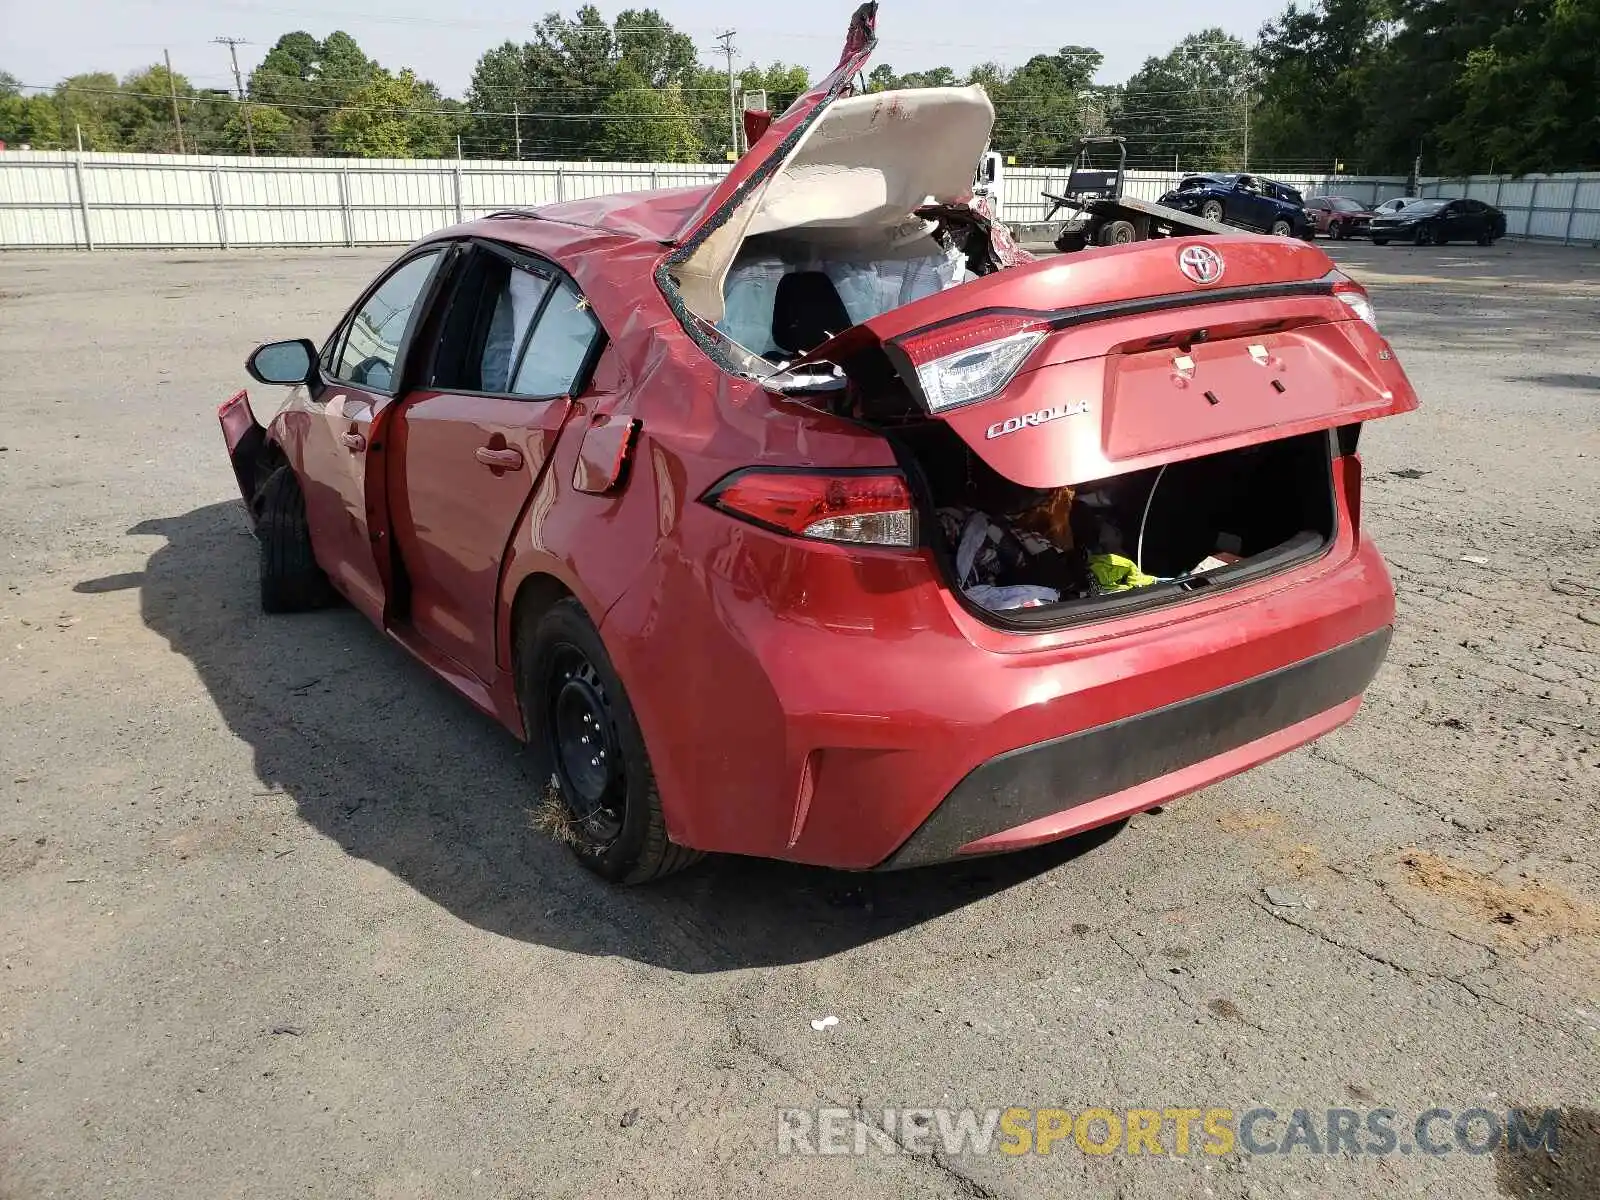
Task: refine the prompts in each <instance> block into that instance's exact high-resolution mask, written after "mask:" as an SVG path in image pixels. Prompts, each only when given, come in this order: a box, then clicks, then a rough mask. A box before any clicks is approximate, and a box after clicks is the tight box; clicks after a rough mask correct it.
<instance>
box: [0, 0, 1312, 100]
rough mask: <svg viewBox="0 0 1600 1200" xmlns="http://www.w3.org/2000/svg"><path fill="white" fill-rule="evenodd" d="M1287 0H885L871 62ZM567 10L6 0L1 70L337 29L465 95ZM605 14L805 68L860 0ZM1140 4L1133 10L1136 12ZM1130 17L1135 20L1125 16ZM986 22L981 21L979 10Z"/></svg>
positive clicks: (724, 3) (199, 70) (971, 52)
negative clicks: (478, 75)
mask: <svg viewBox="0 0 1600 1200" xmlns="http://www.w3.org/2000/svg"><path fill="white" fill-rule="evenodd" d="M1284 4H1285V0H1211V2H1210V3H1207V4H1205V5H1200V4H1195V3H1193V2H1192V0H1191V2H1185V0H1141V3H1140V4H1139V6H1138V8H1137V9H1132V8H1130V7H1128V6H1126V5H1120V4H1106V5H1099V4H1087V5H1086V4H1081V3H1073V0H1008V2H1007V3H1003V4H997V5H986V4H982V3H973V2H972V0H883V2H882V4H881V6H880V8H879V10H878V33H879V38H880V44H879V48H878V53H877V57H876V59H875V61H876V62H880V63H882V62H887V63H890V64H892V65H893V66H894V68H895V69H896V70H898V71H910V70H921V69H926V68H928V67H933V66H939V65H941V64H943V65H948V66H952V67H955V68H956V69H958V70H960V69H963V68H965V67H968V66H970V65H972V64H973V63H975V62H982V61H984V60H987V59H993V60H995V61H998V62H1001V63H1004V64H1007V65H1016V64H1018V63H1021V62H1023V61H1025V60H1026V59H1027V58H1028V57H1029V56H1030V55H1032V54H1036V53H1040V52H1048V51H1051V50H1054V49H1055V48H1056V47H1058V46H1062V45H1069V44H1075V45H1087V46H1093V47H1095V48H1096V49H1098V50H1100V51H1101V52H1102V53H1103V54H1104V55H1105V57H1106V62H1105V66H1104V68H1103V69H1102V71H1101V73H1100V80H1099V81H1100V82H1102V83H1116V82H1120V81H1122V80H1123V79H1125V78H1127V76H1128V75H1129V74H1131V73H1132V72H1133V71H1135V70H1137V69H1138V67H1139V65H1140V64H1141V63H1142V62H1143V61H1144V60H1145V59H1146V58H1147V57H1149V56H1150V55H1154V54H1162V53H1164V52H1165V51H1166V50H1168V49H1170V48H1171V47H1172V45H1173V44H1174V43H1176V42H1177V41H1178V40H1179V39H1180V38H1182V37H1183V36H1184V35H1185V34H1187V33H1192V32H1194V31H1196V30H1198V29H1200V28H1202V27H1204V26H1208V25H1220V26H1221V27H1222V28H1224V29H1226V30H1227V31H1228V32H1229V33H1233V34H1237V35H1239V36H1241V37H1244V38H1246V39H1247V40H1248V39H1249V38H1251V37H1252V36H1253V35H1254V33H1255V31H1256V30H1257V29H1258V28H1259V27H1260V25H1261V23H1262V22H1263V21H1265V20H1267V19H1268V18H1270V17H1272V16H1274V15H1275V14H1276V13H1277V12H1279V11H1280V10H1281V9H1282V8H1283V7H1284ZM553 7H560V8H561V10H562V11H563V12H566V13H568V14H570V13H571V12H573V11H574V10H575V9H576V7H577V4H576V3H574V2H572V0H569V2H568V3H565V4H561V5H558V4H557V3H556V2H555V0H531V2H530V0H521V2H520V3H519V2H514V0H461V2H456V3H449V2H446V3H440V2H439V0H327V3H326V4H325V5H319V4H314V3H311V2H310V0H271V2H269V3H264V4H258V3H250V2H249V0H0V70H7V71H10V72H11V73H12V74H13V75H15V76H17V77H18V78H19V79H21V80H22V81H23V82H24V83H27V84H33V85H39V86H46V85H50V84H53V83H55V82H56V81H57V80H59V79H61V78H62V77H63V76H66V75H70V74H74V73H77V72H80V71H90V70H100V71H112V72H115V73H116V74H118V75H123V74H126V73H127V72H128V71H131V70H135V69H137V68H140V67H143V66H147V65H149V64H150V63H153V62H159V61H160V60H161V51H162V49H163V48H166V49H168V50H170V51H171V52H172V65H173V68H174V69H175V70H177V71H179V72H180V73H182V74H184V75H187V76H188V77H189V78H190V80H192V81H193V82H194V83H195V84H196V86H223V85H224V84H231V82H232V80H231V76H230V75H229V73H228V52H227V48H226V47H224V46H218V45H215V44H213V43H212V41H211V39H212V38H214V37H218V36H229V37H243V38H248V39H250V41H251V42H252V43H253V44H252V45H248V46H241V47H240V48H239V50H240V65H241V67H244V68H245V69H246V70H248V68H249V66H251V65H253V64H254V63H255V62H256V61H257V60H258V59H259V58H260V57H261V56H262V55H263V54H265V53H266V51H267V49H268V47H269V46H270V45H271V44H272V42H273V41H274V40H275V39H276V38H277V37H278V35H279V34H281V33H286V32H288V31H290V30H293V29H306V30H308V31H309V32H311V33H313V34H315V35H317V36H318V37H322V36H325V35H326V34H328V33H329V32H331V31H332V30H334V29H344V30H346V31H347V32H349V33H350V34H352V35H354V37H355V38H356V40H357V41H358V42H360V43H361V46H362V48H363V49H364V50H365V51H366V52H367V53H368V54H369V55H370V56H372V57H374V58H376V59H378V61H379V62H381V63H383V64H384V65H385V66H388V67H391V68H399V67H402V66H409V67H412V68H413V69H415V70H416V71H417V72H418V73H419V74H421V75H423V76H424V77H426V78H429V79H432V80H433V81H434V82H435V83H437V84H439V85H440V87H442V88H443V89H444V91H445V92H446V93H447V94H449V95H460V94H461V93H462V91H463V90H464V89H465V88H466V85H467V81H468V79H469V78H470V77H471V74H472V68H473V64H474V63H475V62H476V61H477V58H478V55H479V54H481V53H482V52H483V51H484V50H485V49H486V48H487V47H489V46H492V45H496V44H498V43H499V42H501V41H504V40H506V39H507V38H510V39H513V40H520V38H521V37H523V36H525V33H526V30H527V29H528V27H529V25H530V24H531V23H532V22H533V21H534V20H536V19H537V18H538V16H539V15H541V14H542V13H544V12H546V11H548V10H549V9H550V8H553ZM599 7H600V9H601V11H602V12H604V13H605V14H606V15H607V16H608V17H612V16H615V14H616V13H617V12H618V11H620V10H621V9H623V8H624V7H638V8H647V7H654V8H656V9H658V10H659V11H660V12H661V13H662V14H663V15H664V16H665V17H666V18H667V19H668V20H669V21H671V22H672V23H673V24H674V25H675V26H677V27H678V28H679V29H681V30H683V31H684V32H685V33H688V34H690V35H691V36H693V37H694V39H695V42H696V44H697V45H698V46H699V47H700V49H701V58H702V61H706V62H712V61H720V60H716V59H713V56H712V54H711V49H712V47H713V46H714V41H713V38H714V35H715V34H716V33H717V32H718V31H720V30H723V29H729V28H732V29H736V30H738V37H737V39H736V44H737V46H738V49H739V60H740V61H741V62H744V61H750V60H754V61H757V62H761V63H766V62H768V61H771V60H773V59H782V60H784V61H786V62H800V63H804V64H805V65H806V66H808V67H810V68H811V69H812V71H813V73H816V72H818V71H821V70H826V69H827V68H828V67H831V66H832V65H833V60H834V58H835V56H836V55H837V53H838V48H839V44H840V42H841V40H842V38H843V34H844V29H845V25H846V23H847V22H848V19H849V15H850V11H851V9H852V8H853V7H854V3H853V0H822V2H820V3H819V2H818V0H805V2H803V3H794V4H790V5H787V6H785V5H779V4H774V3H772V2H771V0H767V2H766V3H763V4H751V3H748V2H746V3H737V2H735V0H657V2H656V3H654V4H651V3H645V2H640V0H634V3H633V4H632V5H629V4H627V3H625V2H624V0H618V2H615V3H603V4H600V5H599ZM1135 14H1136V15H1135ZM1130 16H1133V19H1130ZM986 18H987V19H989V20H991V21H992V23H990V24H986V23H985V19H986Z"/></svg>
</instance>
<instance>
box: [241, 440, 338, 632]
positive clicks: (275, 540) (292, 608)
mask: <svg viewBox="0 0 1600 1200" xmlns="http://www.w3.org/2000/svg"><path fill="white" fill-rule="evenodd" d="M255 509H256V541H257V550H258V552H259V554H260V567H261V610H262V611H263V612H269V613H291V612H309V611H311V610H312V609H317V608H326V607H327V606H328V605H330V604H332V603H333V602H334V599H335V597H336V595H337V593H335V592H334V590H333V585H332V584H330V583H329V582H328V577H327V576H326V575H324V574H323V573H322V568H321V567H319V566H317V559H316V556H315V555H314V554H313V553H312V552H311V526H310V524H309V523H308V522H307V521H306V498H305V494H304V493H303V492H302V491H301V490H300V481H299V480H298V479H296V478H295V474H294V469H293V468H292V467H290V466H288V465H287V464H285V465H284V466H281V467H279V468H278V469H277V470H276V471H274V472H273V473H272V474H271V475H269V476H267V481H266V482H265V483H263V484H262V485H261V491H260V493H259V494H258V495H257V496H256V501H255Z"/></svg>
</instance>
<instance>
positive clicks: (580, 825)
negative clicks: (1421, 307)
mask: <svg viewBox="0 0 1600 1200" xmlns="http://www.w3.org/2000/svg"><path fill="white" fill-rule="evenodd" d="M872 23H873V6H871V5H867V6H863V8H862V9H861V10H860V11H858V13H857V14H856V18H855V21H854V23H853V25H852V31H851V37H850V41H849V44H848V46H847V48H846V52H845V54H844V56H843V59H842V60H841V62H840V64H839V67H838V69H837V70H836V71H835V72H834V73H833V74H832V75H831V76H830V77H829V78H828V79H826V80H824V81H823V82H822V83H821V84H819V85H818V86H817V87H816V89H815V90H813V91H812V92H810V93H809V94H807V95H806V96H804V97H803V98H802V99H801V100H799V101H798V102H797V103H796V104H795V105H794V106H793V107H792V108H791V109H790V110H789V111H788V112H786V113H785V114H783V115H782V116H781V117H780V118H779V119H778V120H777V121H775V122H774V123H773V124H772V126H771V128H770V129H769V130H768V131H767V132H766V134H765V135H764V136H762V137H761V138H760V140H759V141H758V142H757V143H756V144H755V145H754V146H753V147H752V149H751V151H750V152H749V153H748V154H747V155H746V156H745V157H744V158H743V159H742V160H741V161H740V162H739V163H738V164H737V165H736V166H735V167H734V168H733V169H732V170H731V171H730V173H729V175H728V177H727V178H726V179H725V180H724V181H722V182H720V183H718V184H717V185H715V186H714V187H708V188H691V189H681V190H674V191H661V192H649V193H634V194H630V195H623V196H609V197H601V198H595V199H589V200H580V201H572V202H568V203H564V204H556V205H553V206H549V207H546V208H541V209H538V210H536V211H531V212H512V213H501V214H498V215H495V216H493V217H489V218H486V219H483V220H478V221H473V222H470V223H468V224H465V225H461V226H458V227H456V228H453V229H447V230H444V231H442V232H440V233H437V234H434V235H432V236H430V237H428V238H426V239H424V240H423V241H421V242H419V243H418V244H416V245H414V246H412V247H411V248H409V249H408V250H406V251H405V252H404V253H403V254H402V255H401V256H400V257H399V259H398V260H397V261H396V262H395V263H394V265H393V266H392V267H390V268H389V269H388V270H386V271H385V272H384V273H383V274H382V275H381V276H380V277H379V278H378V279H377V280H376V281H375V282H374V283H373V284H372V285H371V287H370V288H369V289H368V290H367V291H366V293H365V294H363V295H362V296H361V297H360V298H359V299H358V300H357V301H356V303H355V304H354V306H353V307H352V308H351V309H350V311H349V313H348V314H347V315H346V317H345V318H344V319H343V320H342V321H341V322H340V324H339V326H338V328H337V329H336V330H335V332H334V333H333V335H332V336H331V337H330V338H329V339H328V340H327V341H326V342H325V343H324V344H323V345H322V346H321V347H320V349H319V348H318V347H316V346H314V345H312V343H311V342H309V341H299V342H280V343H274V344H270V345H266V346H262V347H260V348H259V349H258V350H257V351H256V352H255V353H254V354H253V355H252V357H251V360H250V363H249V369H250V372H251V374H252V375H253V376H254V377H255V378H256V379H257V380H259V381H262V382H265V383H276V384H287V385H292V386H293V389H294V390H293V391H292V392H291V393H290V395H289V399H288V401H287V403H286V404H285V405H284V407H283V408H282V410H281V411H280V412H278V414H277V415H276V416H275V417H273V419H272V420H271V421H270V423H269V424H267V425H266V426H264V427H263V426H262V425H260V424H258V423H257V421H256V418H255V417H254V416H253V415H252V413H251V409H250V405H249V401H248V399H247V398H246V396H245V395H244V393H240V394H239V395H238V396H235V397H234V398H233V399H231V400H229V401H228V402H227V403H226V404H224V405H223V406H222V409H221V413H220V416H221V422H222V427H223V431H224V434H225V438H226V442H227V447H228V452H229V456H230V458H231V460H232V463H233V467H234V470H235V473H236V475H237V477H238V481H239V485H240V488H241V490H242V492H243V494H244V496H245V499H246V502H247V504H248V508H249V511H250V514H251V517H252V520H253V523H254V525H255V529H256V532H257V536H258V538H259V540H260V547H261V597H262V602H263V605H264V606H265V607H266V608H267V609H268V610H269V611H288V610H294V609H305V608H311V607H314V606H317V605H320V604H323V603H325V602H327V601H329V600H331V599H333V598H334V597H335V596H342V597H343V598H344V599H346V600H348V601H349V602H350V603H351V604H352V605H354V606H355V607H356V608H357V609H359V610H360V611H361V612H363V613H365V614H366V615H367V616H368V617H369V618H370V619H371V620H372V621H373V622H374V624H376V625H378V626H379V627H380V628H382V629H383V630H384V631H385V632H386V633H387V634H388V635H389V636H390V637H392V638H394V639H395V640H396V641H398V642H400V643H401V644H402V645H403V646H405V647H406V648H407V649H409V650H410V651H411V652H412V653H413V654H414V655H415V656H416V657H417V658H418V659H420V660H421V661H422V662H423V663H424V664H425V665H426V666H428V667H430V668H431V669H432V670H433V671H435V672H436V673H437V674H438V675H439V676H441V677H442V678H443V679H445V680H446V681H448V682H449V683H450V684H451V685H452V686H453V687H455V688H456V689H457V690H458V691H460V692H461V693H462V694H463V695H464V696H466V697H467V699H468V700H470V701H471V702H472V703H474V704H476V705H477V706H478V707H479V708H481V709H483V710H484V711H485V712H487V713H489V714H490V715H492V716H493V717H495V718H496V719H497V720H499V721H500V722H501V723H503V724H504V725H505V726H506V727H507V728H508V729H510V730H511V731H512V732H514V733H515V734H516V735H517V736H518V737H522V738H525V739H526V740H527V741H528V742H529V743H530V746H531V749H532V752H533V754H534V755H535V758H536V761H537V763H538V764H539V768H540V777H541V778H544V777H548V778H549V779H551V780H552V781H553V787H552V788H551V789H550V795H549V796H548V797H547V798H545V802H546V804H547V805H554V806H556V808H557V809H558V811H559V814H560V819H561V821H562V822H563V823H564V827H563V829H562V832H563V833H565V834H566V835H567V839H566V840H568V841H569V842H571V844H572V845H573V847H574V850H575V851H576V853H577V855H578V857H579V858H580V859H581V860H582V861H583V862H584V863H585V864H586V865H588V866H589V867H590V868H592V869H594V870H596V871H598V872H599V873H600V874H602V875H604V876H605V877H607V878H609V879H612V880H618V881H624V882H637V881H641V880H646V879H650V878H653V877H656V876H660V875H662V874H665V873H667V872H669V871H671V870H674V869H676V868H678V867H680V866H683V865H685V864H686V863H688V862H690V861H692V860H693V859H694V858H695V857H697V855H698V853H699V852H702V851H728V852H734V853H739V854H752V855H764V856H770V857H774V858H783V859H792V860H796V861H800V862H807V863H819V864H826V865H828V866H833V867H842V868H855V869H865V868H892V867H906V866H913V865H918V864H924V863H933V862H939V861H942V860H949V859H954V858H959V857H963V856H967V855H976V854H986V853H991V852H995V851H1002V850H1011V849H1015V848H1018V847H1023V846H1031V845H1034V844H1037V843H1041V842H1045V841H1049V840H1052V839H1056V838H1061V837H1065V836H1067V835H1069V834H1073V833H1077V832H1079V831H1082V830H1086V829H1089V828H1092V827H1094V826H1098V825H1102V824H1106V823H1108V822H1112V821H1115V820H1118V819H1119V818H1122V817H1125V816H1127V815H1128V814H1131V813H1134V812H1137V811H1140V810H1143V809H1148V808H1151V807H1153V806H1155V805H1158V804H1162V803H1164V802H1166V801H1168V800H1171V799H1172V798H1174V797H1176V796H1179V795H1182V794H1184V793H1187V792H1191V791H1194V790H1195V789H1197V788H1201V787H1204V786H1205V785H1207V784H1209V783H1212V782H1214V781H1216V780H1219V779H1223V778H1225V777H1227V776H1229V775H1232V774H1234V773H1235V772H1238V771H1241V770H1244V769H1246V768H1248V767H1251V766H1253V765H1255V764H1257V763H1260V762H1262V761H1264V760H1266V759H1269V758H1271V757H1273V756H1274V755H1278V754H1282V753H1283V752H1284V751H1286V750H1289V749H1290V748H1292V747H1294V746H1298V745H1301V744H1302V743H1304V742H1307V741H1309V740H1311V739H1313V738H1315V737H1318V736H1319V735H1321V734H1324V733H1326V732H1328V731H1329V730H1331V729H1333V728H1334V727H1335V726H1337V725H1339V724H1340V723H1341V722H1343V721H1345V720H1347V719H1348V718H1349V717H1350V716H1351V715H1352V714H1353V713H1354V712H1355V711H1356V708H1357V706H1358V705H1359V703H1360V699H1361V693H1362V690H1363V689H1364V688H1365V687H1366V685H1367V683H1368V681H1369V680H1371V678H1372V676H1373V673H1374V672H1375V671H1376V670H1377V669H1378V666H1379V664H1380V663H1381V662H1382V660H1383V657H1384V653H1385V650H1386V647H1387V644H1388V640H1389V631H1390V625H1391V623H1392V620H1393V616H1394V595H1393V590H1392V586H1391V583H1390V580H1389V577H1388V574H1387V572H1386V570H1385V568H1384V564H1383V561H1382V559H1381V558H1380V557H1379V555H1378V551H1377V549H1376V548H1375V547H1374V546H1373V544H1372V542H1371V541H1370V540H1369V539H1368V538H1367V537H1366V536H1365V535H1364V533H1363V531H1362V528H1361V519H1360V518H1361V507H1360V479H1361V471H1360V464H1359V462H1358V460H1357V458H1356V441H1357V437H1358V434H1359V432H1360V430H1361V427H1362V424H1363V422H1366V421H1369V420H1372V419H1374V418H1378V417H1384V416H1388V415H1390V414H1393V413H1398V412H1404V411H1407V410H1410V409H1412V408H1414V407H1415V405H1416V397H1415V394H1414V393H1413V391H1412V388H1411V386H1410V384H1409V383H1408V382H1407V380H1406V377H1405V374H1404V373H1403V372H1402V370H1401V368H1400V365H1399V364H1398V363H1397V362H1396V361H1395V357H1394V354H1393V352H1392V351H1391V349H1390V347H1389V344H1388V343H1387V342H1386V341H1385V340H1384V338H1383V337H1382V336H1381V334H1380V333H1379V332H1378V330H1377V328H1376V324H1375V321H1374V317H1373V312H1372V309H1371V306H1370V305H1369V304H1368V302H1367V299H1366V296H1365V294H1364V293H1363V292H1362V290H1361V289H1360V288H1359V287H1357V286H1356V285H1355V284H1354V283H1352V282H1351V281H1350V280H1348V279H1346V278H1345V277H1344V276H1342V275H1341V274H1340V273H1339V272H1338V271H1337V270H1335V269H1334V267H1333V264H1332V263H1331V262H1330V261H1329V260H1328V258H1327V257H1326V256H1325V255H1324V254H1323V253H1322V252H1321V251H1320V250H1317V249H1316V248H1315V247H1312V246H1309V245H1306V244H1303V243H1296V242H1289V241H1285V240H1284V239H1281V238H1270V237H1256V236H1252V235H1244V234H1241V235H1238V236H1232V237H1218V238H1181V239H1170V240H1156V241H1147V242H1139V243H1135V244H1132V245H1126V246H1118V247H1111V248H1105V249H1093V250H1088V251H1085V252H1083V253H1080V254H1076V255H1069V256H1062V257H1054V258H1050V259H1048V260H1041V261H1033V260H1032V259H1031V258H1030V257H1029V256H1027V255H1026V254H1023V253H1022V252H1020V251H1018V250H1017V249H1016V248H1015V246H1013V245H1012V244H1011V243H1010V240H1009V238H1008V236H1007V235H1006V233H1005V231H1004V229H1003V227H1000V226H998V225H991V223H990V222H989V221H988V220H987V219H986V217H985V215H984V212H983V210H982V208H981V206H979V205H976V204H969V203H968V202H967V200H966V197H967V196H968V193H969V189H970V184H971V180H972V172H973V166H974V163H975V162H976V161H977V159H978V157H979V154H980V153H981V152H982V150H983V149H984V146H985V143H986V141H987V138H988V136H989V130H990V126H991V124H992V121H993V108H992V107H991V105H990V103H989V100H988V99H987V97H986V96H985V95H984V93H983V91H982V89H981V88H977V87H970V88H929V89H922V90H917V91H907V92H900V93H878V94H863V95H858V94H853V93H852V92H851V81H852V80H854V79H855V78H856V77H857V75H858V73H859V72H860V70H861V68H862V65H863V63H864V62H865V59H866V57H867V53H868V51H869V49H870V46H871V43H872ZM536 799H538V798H535V797H530V804H532V803H534V802H535V800H536Z"/></svg>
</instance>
